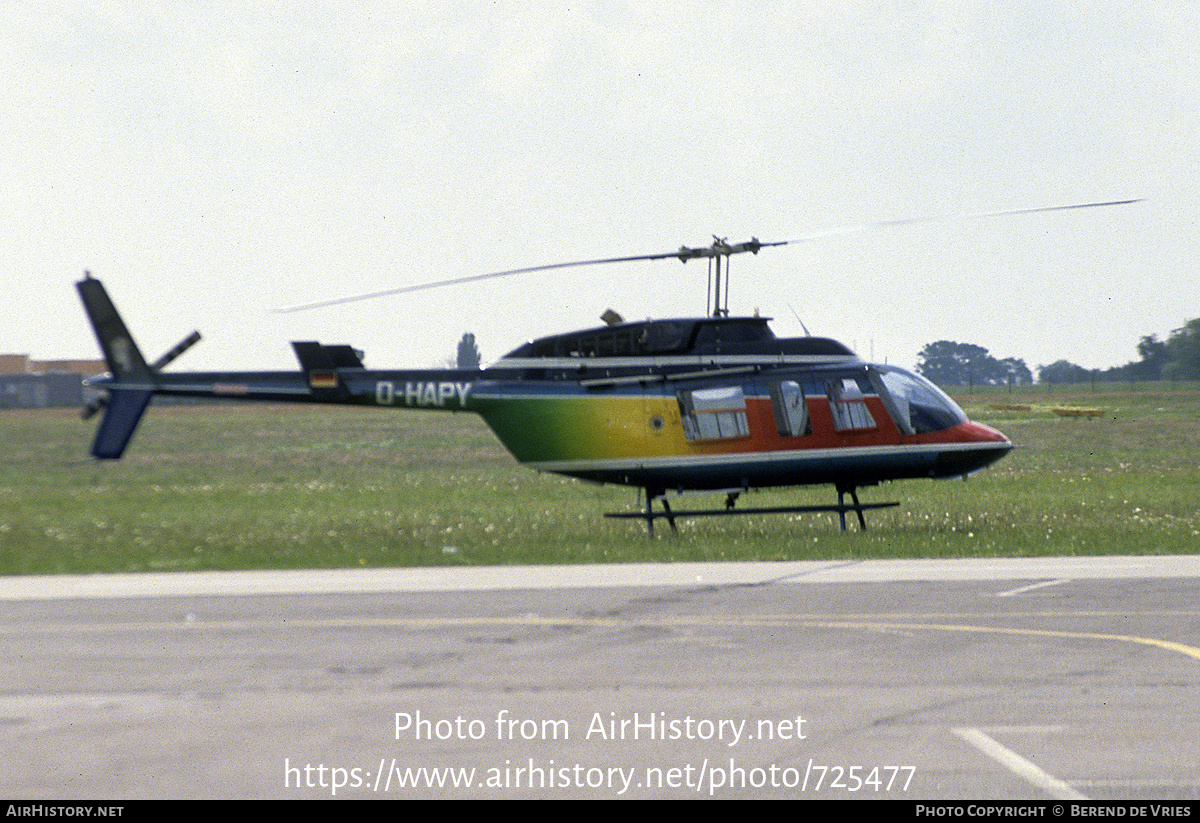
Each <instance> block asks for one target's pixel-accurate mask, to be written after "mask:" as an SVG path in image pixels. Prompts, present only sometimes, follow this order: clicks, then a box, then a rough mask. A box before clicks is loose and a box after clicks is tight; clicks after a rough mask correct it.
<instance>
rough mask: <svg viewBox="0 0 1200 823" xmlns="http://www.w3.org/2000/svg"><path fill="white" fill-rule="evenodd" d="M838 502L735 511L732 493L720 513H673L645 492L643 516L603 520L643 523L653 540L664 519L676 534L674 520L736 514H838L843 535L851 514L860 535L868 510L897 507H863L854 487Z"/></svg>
mask: <svg viewBox="0 0 1200 823" xmlns="http://www.w3.org/2000/svg"><path fill="white" fill-rule="evenodd" d="M837 491H838V502H837V503H836V504H829V505H825V506H759V507H752V508H745V509H739V508H735V506H734V504H735V503H736V501H737V497H738V493H737V492H731V493H730V494H729V495H728V496H727V497H726V499H725V508H723V509H690V510H688V511H673V510H672V509H671V505H670V504H669V503H668V502H667V499H666V496H665V495H664V494H663V492H660V491H652V490H650V489H647V490H646V510H645V511H642V512H607V513H605V515H604V516H605V517H612V518H616V519H620V520H639V519H640V520H645V521H646V531H647V532H648V533H649V535H650V536H651V537H653V536H654V521H655V520H658V519H660V518H666V520H667V522H668V523H669V524H670V525H671V530H672V531H676V532H677V531H679V527H678V526H677V525H676V523H675V520H676V518H681V517H683V518H687V517H727V516H729V515H735V514H787V513H797V512H837V513H838V517H839V520H840V522H841V527H842V531H846V512H849V511H852V512H854V513H855V514H857V515H858V527H859V531H864V530H866V528H867V521H866V518H864V517H863V512H864V511H867V510H868V509H889V508H891V507H893V506H899V505H900V504H899V503H898V502H891V503H862V502H860V501H859V499H858V490H857V488H856V487H853V486H850V487H838V490H837ZM847 494H849V495H850V498H851V500H853V501H854V502H853V503H846V495H847ZM655 500H658V501H661V502H662V507H663V510H662V511H661V512H658V511H655V510H654V501H655Z"/></svg>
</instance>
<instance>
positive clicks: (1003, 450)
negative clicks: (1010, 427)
mask: <svg viewBox="0 0 1200 823" xmlns="http://www.w3.org/2000/svg"><path fill="white" fill-rule="evenodd" d="M946 433H947V434H949V435H952V439H950V440H948V442H947V445H948V446H949V445H951V444H953V446H952V447H951V448H948V449H946V450H945V451H943V452H941V453H940V454H938V456H937V460H936V461H935V462H934V470H933V476H934V477H961V476H965V475H968V474H971V473H973V472H977V471H979V470H980V469H982V468H985V467H987V466H990V465H991V464H992V463H995V462H996V461H997V460H999V459H1000V458H1001V457H1003V456H1004V455H1006V454H1008V453H1009V452H1010V451H1012V449H1013V444H1012V441H1011V440H1009V439H1008V437H1006V436H1005V435H1004V433H1003V432H1000V431H997V430H996V429H993V428H992V427H991V426H985V425H984V424H982V423H976V422H974V421H973V420H968V421H966V422H963V423H960V424H958V425H957V426H955V427H953V428H952V429H950V430H949V431H948V432H946Z"/></svg>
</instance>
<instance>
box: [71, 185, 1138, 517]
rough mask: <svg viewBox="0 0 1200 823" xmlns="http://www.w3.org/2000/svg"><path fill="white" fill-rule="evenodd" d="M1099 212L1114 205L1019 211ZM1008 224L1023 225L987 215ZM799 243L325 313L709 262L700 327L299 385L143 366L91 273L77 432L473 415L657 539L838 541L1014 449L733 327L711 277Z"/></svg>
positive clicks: (349, 352)
mask: <svg viewBox="0 0 1200 823" xmlns="http://www.w3.org/2000/svg"><path fill="white" fill-rule="evenodd" d="M1121 202H1131V201H1121ZM1098 205H1115V204H1114V203H1088V204H1083V205H1079V206H1055V207H1050V208H1049V209H1026V210H1021V211H1022V212H1029V211H1049V210H1055V209H1066V208H1084V207H1087V206H1098ZM1014 213H1021V212H997V213H995V215H1000V214H1014ZM979 216H992V215H979ZM894 222H895V223H905V222H911V221H894ZM876 225H879V224H876ZM807 239H810V238H801V240H807ZM794 242H800V240H785V241H779V242H774V243H761V242H759V241H757V240H751V241H749V242H746V243H740V244H736V245H735V244H729V243H726V242H724V241H722V240H717V241H716V242H714V243H713V244H712V245H711V246H706V247H700V248H688V247H686V246H685V247H683V248H681V249H679V250H678V251H676V252H669V253H665V254H653V255H640V256H634V257H618V258H606V259H601V260H586V261H578V262H573V263H560V264H552V265H549V266H537V267H532V268H529V269H516V270H512V271H506V272H495V273H492V274H487V275H479V276H474V277H466V278H459V279H456V280H449V281H441V282H438V283H430V284H423V285H421V286H408V287H404V288H400V289H395V290H392V291H389V292H381V293H375V294H371V295H362V296H360V297H355V298H342V299H340V300H335V301H329V302H330V303H335V302H344V301H345V300H353V299H361V298H362V297H379V296H383V295H385V294H393V293H400V292H403V291H412V290H415V289H419V288H426V287H430V286H444V285H450V284H454V283H462V282H468V281H471V280H478V279H483V278H486V277H501V276H507V275H511V274H519V273H525V272H533V271H541V270H547V269H552V268H563V267H567V266H577V265H590V264H597V263H615V262H622V261H631V260H654V259H666V258H671V257H674V258H678V259H680V260H682V261H684V262H686V261H687V260H690V259H693V258H707V259H708V260H709V261H710V264H709V265H710V276H709V282H710V287H709V310H708V311H707V312H706V316H703V317H693V318H684V319H665V320H646V321H638V322H624V321H623V320H621V319H620V318H619V317H618V316H616V315H615V313H607V314H606V317H605V318H604V319H605V320H606V322H607V323H608V325H605V326H601V327H598V328H593V329H587V330H585V331H578V332H571V333H567V334H556V335H552V336H549V337H543V338H540V339H538V340H534V341H532V342H529V343H526V344H525V345H523V346H520V347H519V348H517V349H515V350H513V351H512V352H510V353H509V354H507V355H505V356H504V357H502V358H500V359H499V360H498V361H497V362H495V363H494V364H492V365H490V366H488V367H487V368H482V369H437V370H391V369H388V370H377V369H367V368H365V367H364V366H363V363H362V360H361V357H360V355H359V353H358V352H356V351H355V350H354V349H353V348H351V347H350V346H347V345H322V344H320V343H316V342H294V343H293V344H292V346H293V348H294V350H295V353H296V356H297V358H298V359H299V361H300V369H299V370H298V371H292V372H192V373H174V372H166V371H164V368H165V366H166V365H167V364H168V363H169V362H170V361H171V360H173V359H174V357H176V356H177V355H178V354H179V353H180V352H182V351H183V350H184V349H185V348H187V347H188V346H189V345H191V343H193V342H195V340H197V339H198V338H199V335H198V334H193V335H192V336H191V337H189V338H188V339H186V340H184V341H183V342H182V343H181V344H180V345H179V346H177V347H176V348H175V349H173V350H172V351H171V352H168V353H167V354H166V355H164V356H163V357H162V358H160V359H159V360H158V361H156V362H154V363H149V362H148V361H147V360H146V359H145V358H144V357H143V355H142V353H141V352H140V351H139V349H138V347H137V345H136V344H135V343H134V340H133V338H132V336H131V335H130V333H129V331H128V329H127V328H126V326H125V323H124V322H123V321H122V319H121V317H120V315H119V314H118V313H117V310H116V308H115V307H114V306H113V303H112V301H111V300H110V299H109V296H108V294H107V292H106V291H105V289H104V286H103V285H102V284H101V283H100V281H99V280H96V279H94V278H92V277H91V276H90V275H88V276H87V277H86V278H85V279H84V280H82V281H80V282H79V283H78V284H77V286H78V289H79V294H80V296H81V298H82V300H83V304H84V307H85V308H86V310H87V313H88V316H89V318H90V319H91V322H92V325H93V327H94V328H95V331H96V336H97V339H98V340H99V342H100V347H101V349H102V350H103V352H104V357H105V359H106V361H107V363H108V367H109V370H110V374H109V375H107V376H105V377H101V378H96V379H93V380H92V381H91V385H92V386H93V387H94V388H97V389H102V390H104V391H105V392H106V393H107V396H106V397H105V398H104V402H102V403H98V404H94V405H93V406H92V407H91V408H90V409H88V410H85V416H86V413H87V412H89V411H91V412H94V411H97V410H99V408H101V407H102V408H103V409H104V417H103V420H102V422H101V424H100V426H99V429H98V431H97V434H96V438H95V441H94V443H93V446H92V454H93V455H94V456H95V457H97V458H102V459H115V458H119V457H120V456H121V455H122V454H123V453H124V451H125V448H126V446H127V445H128V444H129V441H130V438H131V437H132V436H133V432H134V430H135V428H136V427H137V424H138V422H139V420H140V419H141V417H142V413H143V412H144V411H145V409H146V407H147V405H148V404H149V402H150V400H151V398H152V397H153V396H154V395H155V394H161V395H170V396H176V397H209V398H220V399H224V400H246V401H260V402H263V401H265V402H275V403H278V402H297V403H329V404H343V405H369V406H390V407H396V408H405V409H408V408H415V409H429V410H440V411H465V412H474V413H476V414H478V415H480V417H482V418H483V420H484V421H485V422H486V423H487V425H488V426H490V427H491V429H492V431H493V432H495V434H496V436H497V437H498V438H499V439H500V441H501V442H502V443H503V444H504V446H505V447H506V448H507V449H508V450H509V451H510V452H511V453H512V454H513V456H514V457H515V458H516V459H517V460H518V461H519V462H521V463H523V464H524V465H526V466H529V467H530V468H533V469H536V470H538V471H546V472H555V473H558V474H563V475H569V476H571V477H578V478H582V479H585V480H591V481H595V482H599V483H617V484H621V485H626V486H632V487H635V488H637V489H639V494H641V493H642V492H644V497H643V501H644V508H640V509H638V510H635V511H628V512H618V513H613V514H609V515H608V516H610V517H627V518H637V519H643V520H645V522H646V526H647V529H648V531H649V532H650V533H651V534H653V531H654V521H655V519H656V518H664V517H665V518H667V520H668V522H669V523H670V525H671V526H672V528H674V527H675V525H676V523H675V521H676V518H681V517H696V516H719V515H728V514H749V513H764V512H806V511H807V512H814V511H831V512H837V513H838V514H839V516H840V521H841V528H842V529H843V530H844V529H845V528H846V512H848V511H853V512H854V513H855V514H856V515H857V517H858V522H859V526H860V528H865V526H866V523H865V519H864V517H863V512H864V510H867V509H875V508H882V507H887V506H895V505H898V504H897V503H873V502H860V501H859V498H858V493H857V490H858V489H859V488H860V487H864V486H875V485H877V484H879V483H880V482H882V481H886V480H899V479H904V478H952V477H961V476H966V475H968V474H970V473H972V472H975V471H978V470H980V469H982V468H984V467H986V466H988V465H989V464H991V463H993V462H995V461H996V460H999V459H1000V458H1001V457H1003V456H1004V455H1005V454H1007V453H1008V452H1009V450H1011V449H1012V447H1013V446H1012V443H1011V442H1010V441H1009V440H1008V438H1007V437H1005V436H1004V435H1003V434H1001V433H1000V432H998V431H996V430H995V429H992V428H989V427H988V426H984V425H982V424H979V423H975V422H972V421H971V420H968V419H967V416H966V414H964V413H963V411H962V410H961V409H960V408H959V407H958V405H956V404H955V402H954V401H953V400H951V399H950V397H948V396H947V395H946V394H945V393H943V392H942V391H941V390H940V389H938V388H937V387H936V386H934V385H933V384H932V383H930V382H929V381H928V380H926V379H924V378H922V377H920V376H918V375H915V374H912V373H910V372H908V371H906V370H904V369H901V368H897V367H895V366H888V365H877V364H871V363H866V362H863V361H862V360H860V359H859V358H858V357H857V356H856V355H855V354H854V352H852V351H851V350H850V349H848V348H847V347H846V346H844V345H842V344H841V343H838V342H837V341H834V340H830V339H826V338H820V337H799V338H778V337H776V336H775V334H774V333H773V332H772V331H771V329H770V327H769V326H768V323H767V319H766V318H761V317H731V316H729V314H728V310H727V306H725V305H722V301H721V284H722V270H721V263H722V262H724V263H725V267H724V277H725V285H726V289H725V294H726V295H728V272H729V269H728V261H729V258H730V256H731V255H733V254H737V253H741V252H747V251H749V252H753V253H757V252H758V251H759V250H760V249H761V248H764V247H767V246H781V245H786V244H789V243H794ZM714 265H715V275H716V276H715V279H714V278H713V276H712V275H713V268H712V267H713V266H714ZM726 302H727V297H726ZM316 305H324V304H316ZM313 307H315V306H302V307H296V308H313ZM812 484H829V485H832V486H834V487H835V489H836V490H837V495H838V502H837V503H836V504H833V503H830V504H828V505H813V506H776V507H769V508H747V507H737V506H736V502H737V500H738V497H739V495H740V494H741V493H742V492H745V491H749V490H752V489H759V488H766V487H773V486H798V485H812ZM685 492H713V493H718V494H724V495H725V503H724V506H722V507H719V508H712V509H700V510H689V511H677V510H673V509H672V508H671V507H670V505H669V503H668V500H667V495H668V494H674V493H685ZM846 495H849V496H850V501H849V502H847V501H846ZM656 502H659V503H661V509H662V510H661V511H659V510H657V509H656V506H655V503H656Z"/></svg>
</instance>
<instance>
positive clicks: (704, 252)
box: [672, 234, 782, 317]
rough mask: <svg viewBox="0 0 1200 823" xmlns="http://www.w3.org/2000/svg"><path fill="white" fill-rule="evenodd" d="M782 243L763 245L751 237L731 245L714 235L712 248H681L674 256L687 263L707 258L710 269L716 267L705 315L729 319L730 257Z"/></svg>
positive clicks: (709, 288) (710, 283)
mask: <svg viewBox="0 0 1200 823" xmlns="http://www.w3.org/2000/svg"><path fill="white" fill-rule="evenodd" d="M778 245H782V244H780V243H762V242H760V241H759V239H758V238H757V237H751V238H750V239H749V240H747V241H746V242H745V243H733V244H731V243H729V242H728V241H727V240H726V239H725V238H724V237H717V236H716V235H715V234H714V235H713V243H712V245H711V246H702V247H700V248H695V249H693V248H689V247H688V246H680V247H679V251H678V253H676V254H674V255H672V256H673V257H678V258H679V260H680V262H683V263H686V262H687V261H689V260H691V259H693V258H695V257H707V258H708V259H709V261H710V263H709V265H710V267H715V274H716V277H713V274H714V272H713V270H712V269H711V268H710V271H709V285H708V291H707V294H706V296H705V299H706V301H707V302H706V304H705V309H704V310H705V313H711V314H712V316H713V317H728V316H729V257H730V255H733V254H740V253H742V252H744V251H748V252H750V253H752V254H758V250H759V249H761V248H762V247H763V246H778ZM722 257H724V258H725V300H724V302H722V301H721V258H722Z"/></svg>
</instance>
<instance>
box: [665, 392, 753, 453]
mask: <svg viewBox="0 0 1200 823" xmlns="http://www.w3.org/2000/svg"><path fill="white" fill-rule="evenodd" d="M679 407H680V410H681V411H682V415H681V417H682V422H683V432H684V434H685V435H686V436H687V439H688V440H723V439H727V438H731V437H746V436H748V435H749V434H750V426H749V424H748V423H747V422H746V395H745V393H744V392H743V391H742V389H741V387H740V386H726V387H722V388H719V389H694V390H691V391H682V392H680V393H679Z"/></svg>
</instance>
